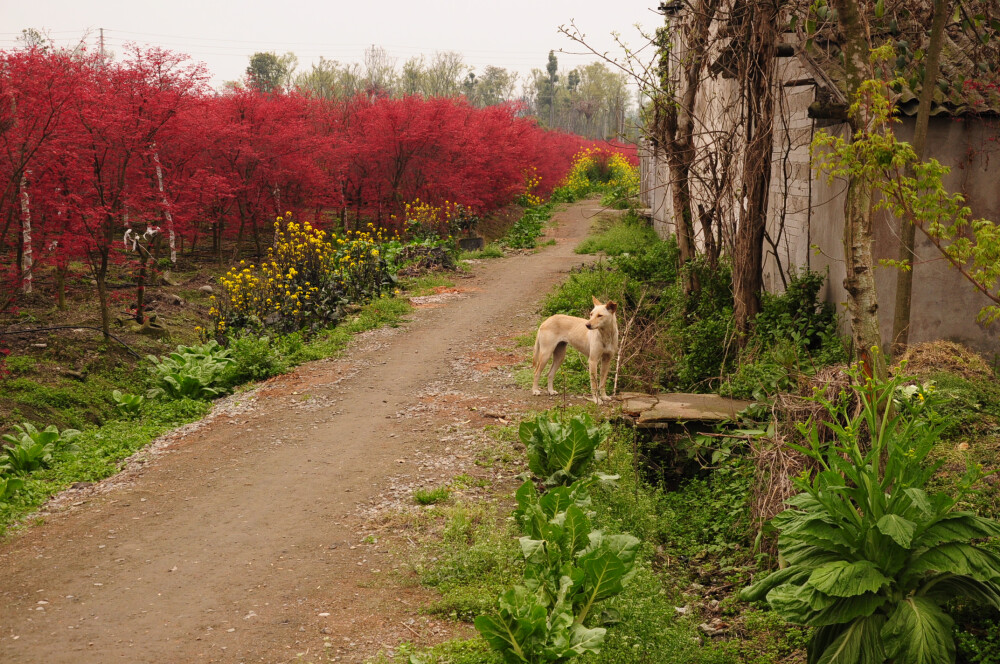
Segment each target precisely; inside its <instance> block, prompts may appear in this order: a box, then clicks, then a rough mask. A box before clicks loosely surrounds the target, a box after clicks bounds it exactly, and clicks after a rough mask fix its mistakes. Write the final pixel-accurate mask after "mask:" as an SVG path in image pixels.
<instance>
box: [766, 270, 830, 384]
mask: <svg viewBox="0 0 1000 664" xmlns="http://www.w3.org/2000/svg"><path fill="white" fill-rule="evenodd" d="M825 280H826V275H825V274H822V273H820V272H810V271H808V270H805V271H803V272H798V273H795V272H793V273H792V274H791V277H790V279H789V281H788V288H786V289H785V292H784V293H780V294H777V295H773V294H771V293H763V294H762V295H761V310H760V313H759V314H757V318H756V319H755V321H754V337H755V340H756V341H757V342H759V343H760V344H763V345H767V344H770V343H773V342H774V341H777V340H781V339H791V340H792V341H794V342H796V343H797V344H799V345H801V346H802V347H803V349H805V350H807V351H809V352H810V353H813V354H817V353H821V352H824V353H832V354H833V355H834V357H827V358H823V359H821V360H820V363H821V364H830V363H833V362H838V361H842V360H843V359H844V358H843V355H842V354H841V353H842V350H843V349H842V347H841V346H840V343H839V338H838V335H839V333H838V330H837V314H836V310H835V309H834V306H833V305H832V304H831V303H829V302H824V301H823V300H821V299H820V298H819V292H820V290H821V289H822V288H823V282H824V281H825ZM838 351H840V352H838Z"/></svg>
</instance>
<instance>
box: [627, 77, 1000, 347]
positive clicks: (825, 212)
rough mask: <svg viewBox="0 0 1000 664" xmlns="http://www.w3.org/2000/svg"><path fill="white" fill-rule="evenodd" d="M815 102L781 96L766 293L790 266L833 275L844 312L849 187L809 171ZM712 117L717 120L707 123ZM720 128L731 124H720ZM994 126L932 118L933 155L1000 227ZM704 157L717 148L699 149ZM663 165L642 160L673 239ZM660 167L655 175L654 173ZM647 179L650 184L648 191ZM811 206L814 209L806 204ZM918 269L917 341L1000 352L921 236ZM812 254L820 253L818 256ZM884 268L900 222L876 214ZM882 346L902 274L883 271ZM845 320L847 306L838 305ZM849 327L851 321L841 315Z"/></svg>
mask: <svg viewBox="0 0 1000 664" xmlns="http://www.w3.org/2000/svg"><path fill="white" fill-rule="evenodd" d="M784 62H785V63H786V64H785V66H784V67H783V68H782V70H781V71H782V80H785V81H795V82H797V81H800V80H801V78H800V75H801V72H800V71H798V70H797V69H796V66H795V63H794V61H791V60H786V61H784ZM715 92H716V91H715V90H712V89H711V88H709V90H708V92H707V93H706V94H705V95H703V96H702V99H703V101H704V103H705V104H707V105H709V106H711V104H712V103H713V100H714V99H717V98H718V97H717V96H716V94H715ZM812 100H813V87H812V86H811V85H799V86H794V87H787V88H784V97H783V100H782V104H783V106H784V113H783V115H784V117H785V118H786V119H785V120H784V121H779V122H780V125H779V126H778V127H776V128H775V149H774V163H773V171H772V179H771V192H770V200H769V206H768V232H769V235H770V236H771V239H772V241H773V245H766V246H765V254H766V256H765V265H764V284H765V288H766V289H767V290H768V291H771V292H776V291H781V290H782V289H783V281H782V272H785V273H787V271H788V268H789V266H803V267H808V268H810V269H812V270H820V271H829V279H828V283H827V286H826V289H825V297H826V299H827V300H828V301H830V302H834V303H836V304H838V305H842V304H844V303H846V300H847V296H846V292H845V291H844V288H843V282H844V276H845V272H844V264H843V259H844V251H843V219H844V189H845V183H844V182H843V181H834V182H832V183H829V182H827V181H826V178H816V177H815V176H814V175H812V174H811V172H810V168H809V143H810V140H811V137H812V134H813V131H814V126H813V121H812V120H810V119H809V118H808V117H807V115H806V109H807V108H808V105H809V103H811V102H812ZM709 117H711V116H709ZM715 120H717V121H723V120H724V118H718V117H717V118H715ZM998 124H1000V123H998V122H997V121H996V120H995V119H994V120H993V121H991V122H984V121H981V120H978V119H971V120H964V121H963V120H956V119H954V118H932V119H931V126H930V131H929V135H928V142H927V156H928V157H933V158H935V159H937V160H938V161H940V162H941V163H942V164H945V165H947V166H950V167H951V168H952V172H951V174H950V175H949V176H948V178H947V180H946V182H945V184H946V186H947V187H948V189H949V190H951V191H960V192H962V193H963V194H964V195H965V197H966V200H967V202H968V205H969V207H970V208H971V209H972V211H973V216H974V217H985V218H987V219H991V220H994V221H1000V166H998V165H997V164H998V163H1000V143H998V142H997V141H998V138H1000V129H998ZM827 131H830V132H831V133H832V132H840V133H841V135H842V136H845V137H846V135H847V133H846V127H845V126H844V125H835V126H832V127H827ZM912 131H913V119H912V118H904V119H903V122H902V123H900V124H899V125H897V135H898V136H899V137H900V139H901V140H908V139H909V138H910V137H911V135H912ZM700 147H701V148H702V149H709V148H710V146H709V145H706V144H705V143H702V144H701V145H700ZM663 163H664V160H663V158H662V157H660V158H659V159H654V158H653V157H652V156H651V155H650V154H648V151H647V153H646V155H645V156H644V158H643V168H644V169H645V170H644V173H646V174H647V179H648V184H646V185H645V186H646V188H647V192H648V193H647V196H648V198H649V199H650V207H651V208H652V216H653V220H654V226H655V228H656V229H657V232H658V233H660V234H661V236H662V235H666V234H668V233H670V232H673V226H672V224H671V222H670V204H669V195H668V185H669V176H668V173H667V171H666V168H665V166H663ZM653 166H657V168H655V169H654V168H653ZM645 181H646V180H644V182H645ZM810 201H811V205H809V202H810ZM917 243H918V246H917V257H916V260H915V267H914V288H913V305H912V318H911V331H910V339H911V341H913V342H920V341H930V340H934V339H950V340H953V341H958V342H960V343H963V344H966V345H968V346H971V347H972V348H975V349H977V350H979V351H981V352H986V353H997V352H1000V325H998V324H994V325H992V326H990V327H989V328H983V327H982V326H980V325H979V324H977V323H976V314H977V313H978V312H979V310H980V309H981V308H982V307H983V306H985V305H986V304H988V303H989V300H988V299H987V298H986V297H985V296H983V295H981V294H979V293H978V292H977V291H975V289H974V288H973V287H972V286H971V285H970V284H969V283H968V282H967V281H966V280H965V278H964V277H962V275H961V274H959V273H958V272H957V271H956V270H954V269H951V268H950V267H949V266H948V263H947V262H946V261H945V260H944V259H943V258H941V257H940V254H939V253H938V252H937V250H936V249H935V248H934V247H933V245H931V244H930V242H929V241H928V240H927V239H926V238H925V237H923V236H922V235H921V234H920V233H919V232H918V234H917ZM813 246H815V249H813V248H811V247H813ZM875 255H876V258H877V259H896V258H897V255H898V222H897V221H895V220H894V219H892V218H891V217H890V216H889V215H888V214H886V213H884V212H882V213H879V217H878V219H877V220H876V246H875ZM876 287H877V288H878V295H879V302H880V305H881V306H880V311H879V317H880V320H881V324H882V333H883V338H884V339H886V340H888V339H889V337H890V334H891V331H892V312H893V305H894V298H895V287H896V271H895V269H894V268H890V267H882V266H879V267H876ZM838 309H839V310H840V311H841V312H843V307H842V306H838ZM841 318H842V320H843V319H845V318H846V317H844V316H841Z"/></svg>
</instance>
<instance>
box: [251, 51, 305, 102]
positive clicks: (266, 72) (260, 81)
mask: <svg viewBox="0 0 1000 664" xmlns="http://www.w3.org/2000/svg"><path fill="white" fill-rule="evenodd" d="M293 57H294V56H293ZM246 71H247V83H248V85H249V86H250V87H251V88H254V89H255V90H260V91H261V92H276V91H279V90H281V89H282V88H283V87H284V84H285V79H286V78H287V76H288V74H289V71H288V64H287V61H283V60H282V58H281V57H279V56H278V55H277V54H276V53H274V52H273V51H267V52H260V51H258V52H257V53H254V54H253V55H251V56H250V64H249V65H247V70H246Z"/></svg>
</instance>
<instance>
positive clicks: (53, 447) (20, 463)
mask: <svg viewBox="0 0 1000 664" xmlns="http://www.w3.org/2000/svg"><path fill="white" fill-rule="evenodd" d="M14 430H15V431H16V432H17V433H16V435H14V434H9V433H8V434H4V435H3V436H2V438H3V441H4V442H6V443H10V446H9V447H5V448H4V450H3V451H4V454H5V456H6V458H5V459H4V460H3V466H4V467H5V468H7V469H8V470H10V471H11V472H13V473H17V474H25V473H30V472H31V471H33V470H37V469H38V468H45V467H47V466H48V465H49V464H50V463H52V457H53V455H54V454H55V453H56V452H60V451H64V452H73V451H75V448H74V447H73V445H72V441H73V439H74V438H76V437H77V436H79V435H80V432H79V431H77V430H76V429H63V430H62V431H61V432H60V431H59V429H58V428H56V426H55V425H49V426H47V427H45V429H44V430H43V431H39V430H38V429H37V428H35V427H34V426H33V425H32V424H31V423H29V422H22V423H21V424H20V425H17V424H15V425H14Z"/></svg>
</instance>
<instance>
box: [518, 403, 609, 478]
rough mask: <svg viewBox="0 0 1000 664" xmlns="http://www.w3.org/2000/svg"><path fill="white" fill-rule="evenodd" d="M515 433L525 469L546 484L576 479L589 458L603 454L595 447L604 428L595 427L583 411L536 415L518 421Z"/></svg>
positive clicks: (603, 437)
mask: <svg viewBox="0 0 1000 664" xmlns="http://www.w3.org/2000/svg"><path fill="white" fill-rule="evenodd" d="M518 435H519V437H520V438H521V442H522V443H524V445H525V447H526V448H527V449H528V468H529V469H530V470H531V472H533V473H534V474H535V475H536V476H537V477H539V478H541V479H542V480H543V481H544V483H545V484H546V485H548V486H554V485H556V484H570V483H572V482H574V481H576V480H577V479H579V478H580V477H582V476H583V473H584V471H585V470H586V469H587V467H588V466H589V465H590V463H591V462H592V461H600V460H601V459H603V458H604V457H605V456H606V453H605V452H602V451H600V450H598V449H597V448H598V446H599V445H600V444H601V442H603V441H604V439H605V438H606V437H607V435H608V432H607V427H602V426H597V425H596V424H594V421H593V420H592V419H591V418H590V416H589V415H586V414H583V415H575V416H573V417H570V418H563V419H558V418H557V419H550V418H549V416H548V415H539V416H538V417H537V418H535V420H533V421H532V420H526V421H524V422H522V423H521V426H520V428H519V429H518ZM601 478H602V479H615V478H613V477H610V476H601Z"/></svg>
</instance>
